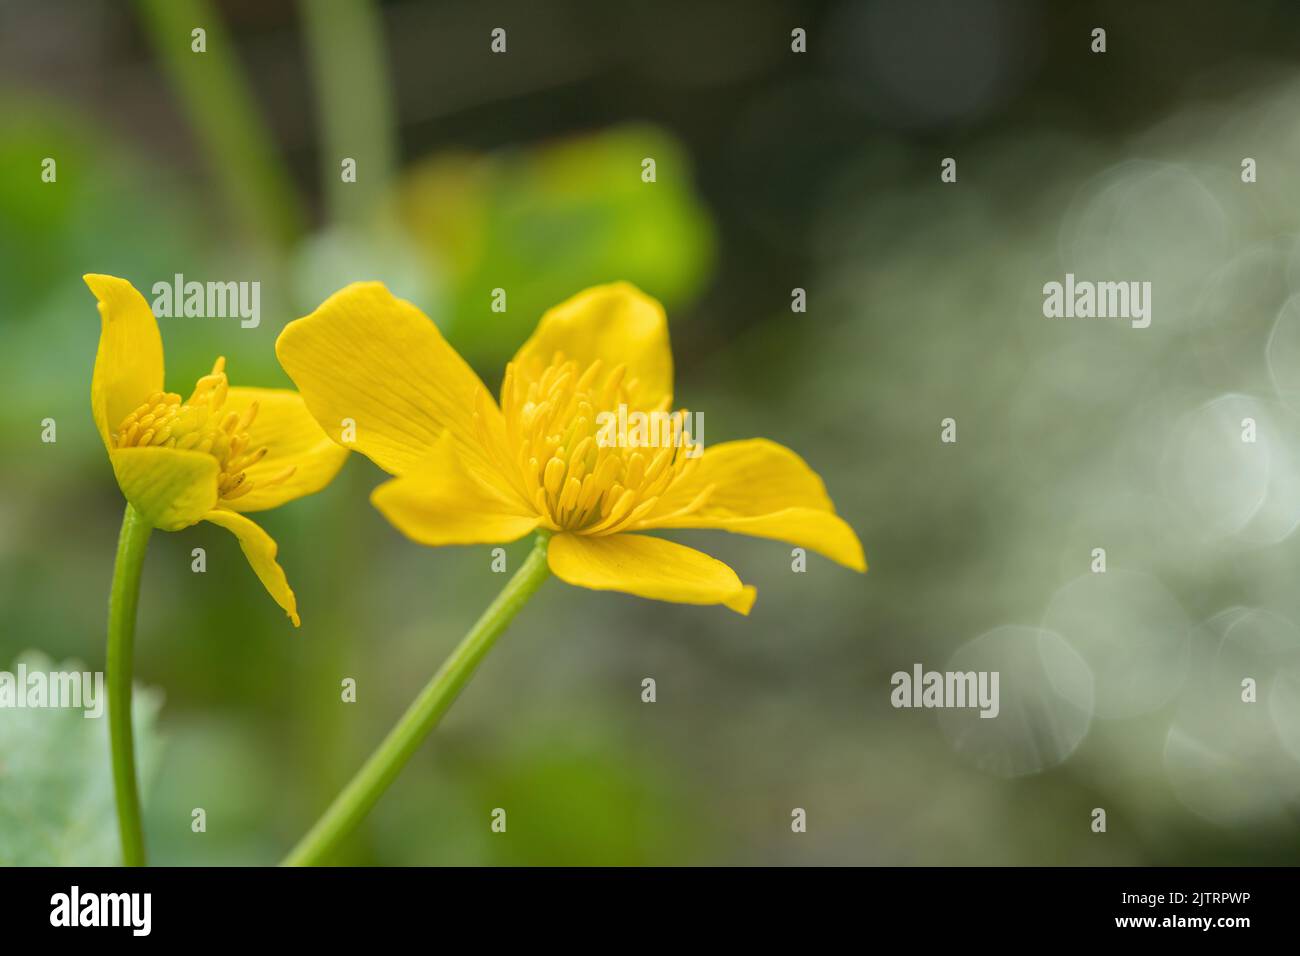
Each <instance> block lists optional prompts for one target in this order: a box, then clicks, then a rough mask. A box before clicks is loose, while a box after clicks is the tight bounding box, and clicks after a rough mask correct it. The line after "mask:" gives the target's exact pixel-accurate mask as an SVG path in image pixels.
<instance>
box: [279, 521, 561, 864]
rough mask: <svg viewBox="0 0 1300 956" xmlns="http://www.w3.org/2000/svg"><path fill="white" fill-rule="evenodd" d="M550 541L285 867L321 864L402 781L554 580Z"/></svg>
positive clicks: (542, 538)
mask: <svg viewBox="0 0 1300 956" xmlns="http://www.w3.org/2000/svg"><path fill="white" fill-rule="evenodd" d="M547 538H548V535H547V534H546V533H544V532H543V533H541V534H539V535H538V536H537V541H536V543H535V544H534V545H533V550H532V551H531V552H529V555H528V558H527V560H525V561H524V563H523V564H522V565H520V567H519V570H518V571H516V572H515V575H514V577H512V578H511V579H510V581H509V582H508V583H507V584H506V586H505V587H504V588H503V589H502V590H501V593H500V594H498V595H497V596H496V599H495V600H494V601H493V602H492V603H491V604H490V605H488V609H487V610H486V611H484V612H483V615H482V616H481V617H480V618H479V619H478V621H477V622H476V623H475V624H474V626H473V627H471V628H470V629H469V633H468V634H466V635H465V637H464V638H463V639H462V640H461V642H460V643H459V644H458V645H456V649H455V650H454V651H452V652H451V656H450V657H448V658H447V659H446V660H445V661H444V662H443V664H442V667H440V668H438V672H437V673H436V674H434V675H433V679H432V680H430V681H429V683H428V684H427V685H425V688H424V690H422V691H421V692H420V696H419V697H417V698H416V699H415V701H414V702H413V703H412V704H411V706H410V707H408V708H407V710H406V713H405V714H403V715H402V718H401V720H399V721H398V722H397V724H396V726H394V727H393V729H392V730H390V731H389V732H388V736H387V737H385V738H384V742H383V743H381V744H380V745H379V748H378V749H377V750H376V751H375V752H374V753H373V754H371V755H370V759H369V760H367V761H366V762H365V765H364V766H362V768H361V769H360V770H359V771H358V772H357V775H356V776H355V777H353V778H352V780H351V782H350V783H349V784H348V785H347V786H346V787H344V788H343V791H342V792H341V793H340V794H339V795H338V796H337V797H335V798H334V802H333V803H332V804H330V807H329V809H328V810H326V811H325V815H324V816H322V817H321V818H320V819H319V820H317V821H316V825H315V826H314V827H312V828H311V830H309V831H308V832H307V835H306V836H304V837H303V838H302V840H300V841H299V843H298V845H297V846H296V847H294V848H293V850H292V851H291V852H290V853H289V855H288V856H286V857H285V858H284V860H283V862H282V864H281V865H282V866H316V865H318V864H319V863H320V862H321V860H323V859H324V858H325V857H326V856H328V855H329V853H330V852H331V851H333V850H334V849H335V848H336V847H337V846H338V844H339V842H340V841H341V840H342V839H343V838H344V837H346V836H347V835H348V834H349V833H351V832H352V830H353V829H354V828H355V827H356V825H357V824H358V823H360V822H361V820H362V819H364V817H365V815H366V814H367V813H369V812H370V810H371V809H372V808H373V807H374V805H375V804H376V803H377V802H378V801H379V798H380V797H381V796H383V794H384V791H385V790H387V789H388V787H389V785H390V784H391V783H392V782H393V781H394V780H395V779H397V775H398V774H399V773H401V771H402V768H403V767H405V766H406V762H407V761H408V760H410V759H411V755H412V754H414V753H415V751H416V749H417V748H418V747H419V746H420V744H421V743H423V741H424V738H425V737H427V736H428V735H429V732H430V731H431V730H433V728H434V727H436V726H437V724H438V721H439V720H440V719H441V718H442V715H443V714H445V713H446V712H447V709H448V708H449V707H450V706H451V704H452V701H454V700H455V699H456V695H457V694H459V693H460V691H461V688H463V687H464V686H465V685H466V684H467V683H469V679H470V677H471V676H473V674H474V669H475V668H476V667H477V666H478V664H479V661H481V660H482V659H483V657H484V656H485V655H486V654H487V652H488V651H489V650H490V649H491V647H492V644H493V643H494V642H495V641H496V639H497V638H498V637H499V636H500V635H501V633H502V632H503V631H505V629H506V626H507V625H509V623H510V622H511V620H513V619H514V616H515V615H516V614H518V613H519V610H520V608H522V607H523V606H524V604H525V603H527V601H528V599H529V598H530V597H532V596H533V593H534V592H535V591H536V590H537V589H538V588H539V587H541V585H542V582H543V581H545V580H546V579H547V577H549V576H550V570H549V568H548V566H547V563H546V543H547Z"/></svg>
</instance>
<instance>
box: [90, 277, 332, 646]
mask: <svg viewBox="0 0 1300 956" xmlns="http://www.w3.org/2000/svg"><path fill="white" fill-rule="evenodd" d="M84 278H85V281H86V285H88V286H89V287H90V291H91V292H93V293H94V294H95V298H96V299H98V300H99V314H100V318H101V331H100V337H99V351H98V353H97V354H96V356H95V372H94V377H93V379H92V381H91V386H90V405H91V410H92V412H93V413H94V416H95V426H96V427H97V428H98V429H99V435H100V438H102V439H103V441H104V447H105V448H106V449H107V450H108V457H109V460H110V461H111V462H112V465H113V473H114V474H115V475H116V476H117V483H118V486H119V487H120V488H121V489H122V494H123V495H125V496H126V500H127V501H128V502H130V504H131V506H132V507H133V508H134V509H135V510H136V511H137V512H138V513H139V514H140V516H141V517H142V518H143V519H144V520H145V521H146V522H147V523H148V524H150V525H152V526H153V527H155V528H161V529H162V530H164V531H179V530H180V529H181V528H188V527H189V526H190V525H193V524H197V523H198V522H199V521H210V522H212V523H213V524H216V525H220V526H221V527H223V528H225V529H226V530H228V531H230V532H232V533H233V534H234V535H235V537H237V538H238V539H239V546H240V548H241V549H242V550H243V552H244V555H245V557H247V559H248V563H249V564H250V565H251V566H252V568H253V571H254V572H255V573H256V574H257V576H258V578H259V579H260V580H261V581H262V584H263V585H265V586H266V590H267V591H268V592H269V593H270V595H271V597H273V598H274V599H275V600H276V603H278V604H279V605H280V606H281V607H282V608H284V610H285V613H286V614H288V615H289V618H290V619H291V620H292V621H293V623H294V626H295V627H297V626H298V624H299V618H298V610H297V603H296V601H295V600H294V595H293V591H292V590H291V589H290V587H289V583H288V581H287V580H286V579H285V576H284V571H283V570H282V569H281V568H280V565H279V564H277V563H276V560H275V553H276V544H275V541H274V540H273V539H272V538H271V536H270V535H268V534H267V533H266V532H265V531H263V530H262V528H261V527H259V526H258V525H257V524H256V523H255V522H253V521H252V520H251V519H249V518H247V517H245V516H244V515H245V513H247V512H254V511H264V510H266V509H267V508H274V507H276V506H277V505H281V504H284V503H285V502H287V501H292V500H293V499H295V498H300V497H302V496H303V495H309V494H312V493H313V492H316V491H319V490H320V489H321V488H324V487H325V486H326V485H327V484H329V483H330V481H331V480H333V478H334V475H335V474H337V473H338V470H339V468H340V467H341V466H342V464H343V460H344V459H345V458H346V457H347V450H346V449H344V448H340V447H339V446H338V445H337V444H335V443H334V442H332V441H330V440H329V438H328V437H326V435H325V433H324V432H323V431H321V429H320V426H319V425H317V424H316V420H315V419H314V418H312V416H311V415H310V414H309V413H308V411H307V409H306V407H305V406H304V404H303V400H302V398H301V396H299V395H298V393H296V392H294V391H292V390H290V389H275V388H231V387H230V385H229V383H228V382H227V380H226V372H225V359H224V358H218V359H217V361H216V364H215V365H213V367H212V372H211V373H210V374H208V375H205V376H203V377H202V378H200V379H199V380H198V383H197V384H196V385H195V386H194V391H193V393H192V394H191V395H190V397H189V398H188V399H186V400H184V401H182V400H181V397H180V395H177V394H175V393H170V392H165V391H164V390H163V348H162V337H161V335H160V334H159V331H158V322H157V320H156V319H155V318H154V315H153V312H152V311H151V310H150V308H149V304H148V302H146V301H145V298H144V296H142V295H141V294H140V293H139V292H138V291H137V290H136V289H135V287H134V286H132V285H131V283H129V282H127V281H126V280H124V279H119V278H116V277H114V276H105V275H87V276H85V277H84Z"/></svg>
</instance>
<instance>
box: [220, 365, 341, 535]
mask: <svg viewBox="0 0 1300 956" xmlns="http://www.w3.org/2000/svg"><path fill="white" fill-rule="evenodd" d="M253 402H257V414H256V416H255V417H254V418H253V424H252V425H251V426H249V429H248V447H249V449H252V450H256V449H258V448H265V449H266V455H265V457H263V458H262V460H261V461H259V462H258V463H257V464H255V465H252V466H251V467H249V468H246V469H245V470H244V473H245V475H246V476H247V478H246V479H245V480H246V482H247V483H249V484H251V485H252V489H253V490H252V491H249V492H247V493H246V494H243V495H240V496H239V497H238V498H235V499H234V500H233V501H230V502H228V503H227V505H226V507H228V508H230V509H232V510H234V511H242V512H250V511H265V510H266V509H267V508H275V507H278V506H279V505H282V504H284V503H285V502H286V501H293V500H294V499H295V498H301V497H303V496H304V495H311V494H315V493H316V492H318V491H320V490H321V489H322V488H324V487H325V486H326V485H328V484H329V483H330V482H331V481H333V480H334V476H335V475H337V474H338V472H339V469H340V468H342V467H343V462H344V460H345V459H346V458H347V457H348V450H347V449H346V448H344V447H342V446H341V445H338V444H335V443H334V442H332V441H330V438H329V436H328V435H326V434H325V432H324V431H323V430H322V429H321V427H320V425H319V424H318V423H317V421H316V419H315V418H313V417H312V414H311V412H309V411H307V405H306V403H305V402H304V401H303V400H302V396H301V395H299V394H298V393H297V392H295V391H292V390H291V389H287V388H232V389H231V390H230V394H229V396H228V397H227V398H226V404H225V406H224V407H223V408H222V414H226V413H228V412H232V411H233V412H236V413H238V414H239V415H240V416H243V414H244V413H245V411H246V410H247V409H248V407H249V406H250V405H251V404H252V403H253ZM289 468H292V469H293V473H292V474H291V475H290V476H289V477H288V478H283V479H282V478H281V476H282V475H283V474H284V472H285V471H286V470H287V469H289ZM272 479H274V481H273V483H271V484H268V483H267V482H269V481H272Z"/></svg>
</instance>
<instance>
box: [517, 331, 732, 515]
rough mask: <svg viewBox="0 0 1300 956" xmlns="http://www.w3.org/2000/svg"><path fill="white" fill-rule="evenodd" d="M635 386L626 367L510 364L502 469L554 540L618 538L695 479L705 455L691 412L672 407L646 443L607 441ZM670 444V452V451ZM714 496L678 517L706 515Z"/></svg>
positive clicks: (560, 360) (660, 413) (701, 498)
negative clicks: (675, 488) (564, 534)
mask: <svg viewBox="0 0 1300 956" xmlns="http://www.w3.org/2000/svg"><path fill="white" fill-rule="evenodd" d="M635 385H636V381H635V379H632V378H630V377H629V376H628V371H627V367H626V366H623V365H619V366H617V367H615V368H612V369H611V368H608V367H607V366H605V365H604V364H602V363H601V362H600V361H599V360H597V361H595V362H592V363H591V364H590V365H587V366H586V367H585V368H580V367H579V366H578V363H577V362H574V361H570V360H567V359H565V357H564V356H563V355H562V354H557V355H556V356H555V357H554V358H553V359H552V361H551V363H550V364H549V365H547V366H545V367H542V363H541V362H536V361H534V363H533V364H532V365H531V366H530V367H521V366H519V365H517V364H516V363H513V362H512V363H511V364H510V365H508V366H507V367H506V374H505V379H504V380H503V382H502V385H501V410H502V412H503V413H504V415H505V420H506V442H505V443H504V445H502V446H500V447H501V449H502V451H501V459H502V465H503V467H505V468H506V470H507V472H508V473H509V474H511V475H512V476H515V485H516V487H517V488H518V490H519V493H520V494H521V495H522V496H523V497H524V499H525V500H527V501H530V502H532V504H533V506H534V507H535V508H536V509H537V511H538V513H539V514H540V515H541V516H542V519H543V524H544V525H545V526H546V527H548V528H550V529H551V530H555V531H573V532H577V533H581V534H613V533H615V532H617V531H623V530H627V529H629V528H631V527H633V526H635V525H636V523H637V522H639V521H641V520H643V519H644V518H646V517H647V516H648V515H649V514H650V513H651V512H652V511H653V510H654V509H655V508H656V506H658V504H659V501H660V499H661V498H662V496H663V495H664V493H665V492H666V491H667V490H668V488H669V487H671V486H672V485H673V483H674V482H676V481H678V480H680V479H681V478H683V477H684V476H685V475H686V474H687V473H688V472H689V471H691V470H693V469H692V467H691V466H692V465H694V464H695V457H696V456H697V455H698V450H697V449H696V446H695V442H694V440H693V439H692V438H691V436H690V434H689V431H688V429H687V417H686V416H687V412H686V411H685V410H684V409H683V410H681V411H678V412H673V413H671V415H670V414H669V413H668V407H669V406H668V404H667V403H666V402H665V403H663V404H662V406H661V407H660V408H657V409H639V410H638V411H643V412H646V413H650V412H655V413H657V417H656V419H654V420H653V421H652V423H651V425H650V427H649V429H648V431H646V432H645V433H644V434H641V435H638V436H632V435H631V434H630V433H629V434H628V435H627V436H626V440H618V441H614V442H611V441H609V437H610V436H609V422H610V420H611V416H612V417H613V418H614V419H615V420H616V419H617V416H618V414H619V409H620V407H622V408H623V409H624V413H625V414H627V411H626V410H627V406H628V396H629V395H630V394H631V393H632V390H633V389H634V388H635ZM665 441H666V442H667V444H666V445H665ZM707 497H708V496H707V494H701V495H698V496H695V500H693V501H692V502H691V504H690V505H688V506H687V507H686V508H683V509H680V512H679V513H689V512H691V511H693V510H695V509H696V508H698V507H702V506H703V504H704V502H705V500H706V499H707Z"/></svg>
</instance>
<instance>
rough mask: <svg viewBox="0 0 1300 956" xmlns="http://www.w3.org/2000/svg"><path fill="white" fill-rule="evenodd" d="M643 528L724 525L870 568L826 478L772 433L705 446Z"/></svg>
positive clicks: (856, 567)
mask: <svg viewBox="0 0 1300 956" xmlns="http://www.w3.org/2000/svg"><path fill="white" fill-rule="evenodd" d="M701 499H702V501H703V503H702V504H701V505H699V506H698V507H695V508H691V505H692V504H693V503H696V502H699V501H700V500H701ZM637 527H638V529H650V528H720V529H722V530H723V531H732V532H735V533H737V534H748V535H753V536H754V537H759V538H775V539H777V540H780V541H788V542H790V543H791V544H795V545H798V546H800V547H806V548H811V549H812V550H814V551H817V552H820V553H821V554H824V555H826V556H827V557H828V558H830V559H831V560H833V561H838V562H839V563H840V564H843V565H845V566H847V567H850V568H852V569H853V570H855V571H865V570H866V569H867V565H866V558H865V557H864V555H863V553H862V543H861V542H860V541H859V540H858V536H857V534H855V533H854V531H853V529H852V528H851V527H850V526H849V525H848V523H847V522H846V521H844V520H843V519H842V518H840V517H838V516H837V515H836V514H835V506H834V505H833V504H832V503H831V499H830V496H829V495H827V494H826V486H825V484H824V483H823V482H822V480H821V478H820V477H819V476H818V475H817V473H816V472H814V471H813V470H812V469H811V468H810V467H808V464H807V462H805V461H804V460H803V459H802V458H800V457H799V456H798V455H797V454H795V453H794V452H793V451H791V450H790V449H789V448H786V447H785V446H784V445H778V444H777V443H776V442H773V441H768V440H767V439H765V438H754V439H749V440H747V441H732V442H723V443H721V444H719V445H713V446H711V447H709V448H706V449H705V451H704V454H703V456H702V457H701V458H700V459H699V464H698V466H697V467H695V468H693V469H691V470H690V471H689V472H687V473H685V474H684V475H683V478H682V480H681V481H678V482H676V483H674V484H673V485H672V486H671V487H670V488H669V489H668V491H667V492H666V493H665V494H664V496H663V497H662V499H661V500H660V502H659V504H658V506H657V507H656V509H655V511H654V512H653V513H652V514H650V515H647V516H646V517H645V518H644V519H643V520H642V521H641V522H640V524H639V525H638V526H637Z"/></svg>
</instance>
